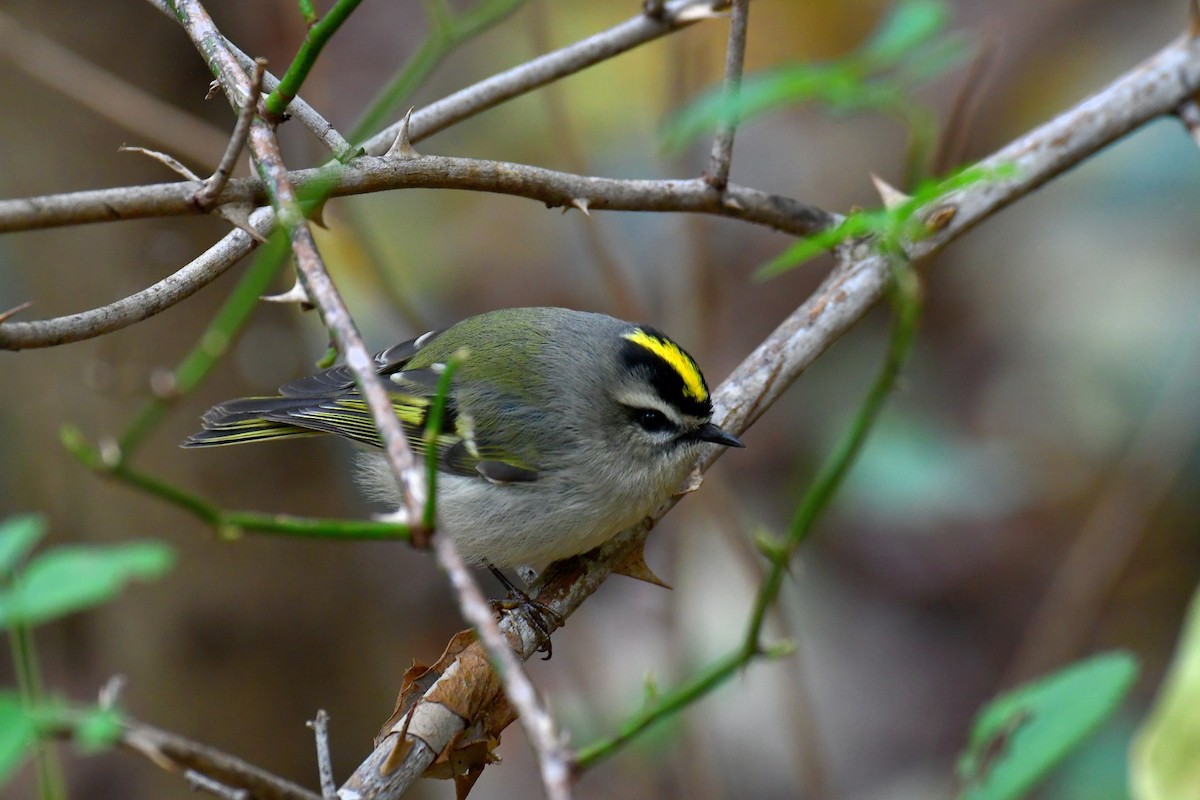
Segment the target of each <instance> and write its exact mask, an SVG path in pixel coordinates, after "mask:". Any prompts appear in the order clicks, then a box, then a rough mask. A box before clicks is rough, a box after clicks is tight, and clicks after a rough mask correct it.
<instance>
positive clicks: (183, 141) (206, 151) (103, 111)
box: [0, 11, 228, 164]
mask: <svg viewBox="0 0 1200 800" xmlns="http://www.w3.org/2000/svg"><path fill="white" fill-rule="evenodd" d="M0 57H3V58H5V59H7V60H8V61H9V62H10V63H11V64H12V65H13V66H15V67H16V68H17V69H19V70H21V72H24V73H25V74H26V75H28V76H29V77H31V78H33V79H35V80H37V81H40V82H42V83H44V84H45V85H47V86H49V87H51V88H52V89H54V90H55V91H58V92H61V93H62V94H64V95H66V96H67V97H69V98H71V99H72V100H74V101H75V102H77V103H79V104H80V105H82V106H83V107H85V108H87V109H89V110H90V111H92V112H94V113H96V114H98V115H99V116H101V117H103V118H104V119H107V120H110V121H111V122H113V123H115V124H117V125H120V126H121V127H122V128H125V129H127V130H129V131H131V132H132V133H135V134H137V135H138V136H144V137H145V138H146V139H149V140H150V141H152V142H156V143H158V144H159V145H163V146H168V147H171V148H172V149H173V150H175V151H176V152H177V153H180V154H181V155H182V156H183V157H184V158H187V159H188V160H190V161H192V162H194V163H196V164H204V163H207V162H209V161H210V160H211V159H212V158H213V157H215V156H216V154H217V153H220V152H221V150H222V149H224V147H225V142H226V141H227V140H228V137H227V136H226V135H225V133H224V132H223V131H221V130H220V129H219V128H217V127H215V126H213V125H211V124H209V123H207V122H205V121H204V120H202V119H200V118H198V117H195V116H192V115H191V114H189V113H187V112H185V111H181V110H180V109H179V108H178V107H176V106H173V105H171V104H170V103H164V102H163V101H161V100H159V99H158V98H157V97H154V96H153V95H151V94H150V93H148V92H145V91H143V90H141V89H139V88H137V87H136V86H133V85H132V84H130V83H129V82H128V81H126V80H125V79H123V78H120V77H118V76H116V75H113V74H112V73H110V72H107V71H105V70H104V69H102V68H101V67H100V66H98V65H97V64H94V63H92V62H91V61H88V60H87V59H85V58H83V57H81V56H79V55H77V54H76V53H73V52H72V51H70V50H68V49H67V48H65V47H63V46H62V45H60V44H58V43H57V42H54V41H52V40H50V39H48V38H46V37H45V36H42V35H41V34H40V33H38V32H37V31H34V30H33V29H31V28H28V27H26V26H24V25H22V24H21V23H19V22H18V21H17V20H15V19H13V18H12V17H10V16H9V15H8V14H6V13H4V12H3V11H0Z"/></svg>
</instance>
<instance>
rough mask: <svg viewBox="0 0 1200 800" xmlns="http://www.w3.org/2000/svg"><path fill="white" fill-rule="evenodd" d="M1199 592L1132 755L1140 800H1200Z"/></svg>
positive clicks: (1132, 775) (1133, 780) (1133, 783)
mask: <svg viewBox="0 0 1200 800" xmlns="http://www.w3.org/2000/svg"><path fill="white" fill-rule="evenodd" d="M1197 709H1200V591H1197V592H1196V594H1195V595H1194V596H1193V597H1192V606H1191V610H1189V611H1188V616H1187V621H1186V622H1185V624H1184V628H1183V634H1182V638H1181V639H1180V642H1179V647H1178V649H1177V650H1176V652H1175V659H1174V661H1173V662H1172V664H1171V670H1170V672H1168V673H1167V677H1166V679H1165V680H1164V681H1163V685H1162V689H1160V690H1159V695H1158V700H1157V701H1156V702H1155V704H1154V710H1153V711H1151V712H1150V715H1149V716H1148V717H1147V718H1146V722H1145V723H1144V724H1143V725H1142V728H1141V730H1139V731H1138V733H1137V736H1136V737H1135V738H1134V740H1133V746H1132V748H1131V750H1130V759H1129V769H1130V781H1129V783H1130V786H1131V787H1132V789H1133V796H1134V797H1135V798H1137V800H1197V798H1200V759H1198V758H1197V753H1200V715H1198V714H1197V713H1196V711H1197Z"/></svg>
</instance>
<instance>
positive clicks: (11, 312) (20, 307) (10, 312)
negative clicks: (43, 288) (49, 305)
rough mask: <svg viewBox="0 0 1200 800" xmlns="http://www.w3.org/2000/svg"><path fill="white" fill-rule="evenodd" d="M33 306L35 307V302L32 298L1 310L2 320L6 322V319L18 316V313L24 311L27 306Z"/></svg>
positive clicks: (0, 319) (0, 318)
mask: <svg viewBox="0 0 1200 800" xmlns="http://www.w3.org/2000/svg"><path fill="white" fill-rule="evenodd" d="M32 307H33V302H32V301H30V300H26V301H25V302H24V303H18V304H17V305H15V306H13V307H12V308H9V309H6V310H4V311H0V322H4V321H5V320H7V319H10V318H12V317H14V316H16V315H17V314H20V313H21V312H22V311H24V310H26V309H27V308H32Z"/></svg>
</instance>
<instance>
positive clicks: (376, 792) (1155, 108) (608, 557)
mask: <svg viewBox="0 0 1200 800" xmlns="http://www.w3.org/2000/svg"><path fill="white" fill-rule="evenodd" d="M1182 76H1186V79H1185V78H1183V77H1182ZM1198 80H1200V43H1198V42H1197V41H1196V40H1194V39H1191V38H1184V39H1181V40H1179V41H1177V42H1174V43H1172V44H1171V45H1169V46H1168V47H1167V48H1165V49H1164V50H1163V51H1161V52H1160V53H1159V54H1157V55H1156V56H1154V57H1153V58H1151V59H1149V60H1148V61H1147V62H1145V63H1144V64H1142V65H1141V66H1140V67H1138V68H1137V69H1135V70H1132V71H1130V72H1129V73H1127V74H1126V75H1124V76H1122V77H1121V78H1118V79H1117V80H1116V81H1115V82H1114V83H1112V84H1111V85H1110V86H1108V87H1107V88H1105V89H1103V90H1101V91H1100V92H1098V93H1097V94H1095V95H1093V96H1092V97H1091V98H1089V99H1087V100H1085V101H1084V102H1082V103H1080V104H1079V105H1077V106H1075V107H1074V108H1072V109H1070V110H1068V111H1066V112H1064V113H1063V114H1061V115H1060V116H1059V117H1057V118H1055V119H1054V120H1052V121H1050V122H1049V123H1047V124H1045V125H1043V126H1041V127H1039V128H1037V129H1035V130H1034V131H1031V132H1030V133H1028V134H1026V135H1025V136H1022V137H1021V138H1019V139H1017V140H1016V141H1014V142H1012V143H1011V144H1009V145H1008V146H1007V147H1005V148H1003V149H1001V150H999V151H997V152H996V153H995V154H993V155H992V156H991V157H989V158H988V159H985V161H984V162H983V163H984V164H985V165H998V164H1013V165H1015V166H1016V167H1017V170H1018V174H1017V177H1015V178H1012V179H1009V180H1005V181H997V182H983V183H978V184H974V185H972V186H969V187H967V188H965V189H962V190H960V191H959V192H957V193H956V194H954V195H953V196H951V197H946V198H942V199H941V200H939V201H937V202H936V203H934V204H932V206H933V207H931V208H929V209H925V210H924V212H923V214H924V215H925V216H924V217H922V218H928V217H930V216H933V215H934V214H938V215H939V216H940V217H941V218H943V219H944V218H945V217H946V213H945V209H950V210H951V213H952V215H953V216H951V217H950V222H949V224H947V225H946V226H945V227H944V228H942V229H941V230H939V231H937V232H935V233H934V234H933V235H932V236H931V237H929V238H926V239H924V240H922V241H919V242H913V243H910V244H909V246H908V248H907V250H908V255H909V257H910V258H913V259H916V258H925V257H929V256H932V255H934V254H936V253H937V252H938V251H940V250H941V248H943V247H944V246H945V245H946V244H948V243H949V242H951V241H952V240H954V239H955V238H957V237H958V236H960V235H961V234H962V233H964V232H966V231H967V230H969V229H970V228H971V227H973V226H974V225H976V224H978V223H979V222H981V221H982V220H983V219H985V218H987V217H988V216H990V215H991V214H992V213H994V212H995V211H996V210H997V209H999V208H1001V207H1003V206H1004V205H1007V204H1008V203H1011V202H1013V201H1014V200H1016V199H1017V198H1019V197H1021V196H1023V195H1025V194H1027V193H1028V192H1030V191H1032V190H1033V189H1034V188H1036V187H1037V186H1040V185H1041V184H1042V183H1044V182H1046V181H1048V180H1050V179H1051V178H1052V177H1054V176H1055V175H1057V174H1059V173H1061V172H1063V171H1065V170H1066V169H1069V168H1070V167H1072V166H1074V165H1075V164H1077V163H1079V162H1080V161H1082V160H1083V159H1085V158H1086V157H1087V156H1089V155H1091V154H1093V153H1095V152H1097V151H1099V150H1100V149H1102V148H1103V147H1104V146H1105V145H1107V144H1108V143H1110V142H1112V141H1113V140H1115V139H1116V138H1119V137H1120V136H1122V135H1124V134H1126V133H1128V132H1129V131H1131V130H1133V129H1134V128H1136V127H1137V126H1138V125H1140V124H1143V123H1145V122H1146V121H1148V120H1150V119H1153V118H1155V117H1157V116H1160V115H1162V114H1167V113H1172V112H1173V109H1174V108H1176V107H1177V106H1178V105H1179V103H1180V102H1182V100H1183V99H1184V98H1185V97H1188V96H1189V95H1190V94H1191V93H1192V92H1194V91H1195V88H1194V87H1195V85H1196V83H1197V81H1198ZM1142 103H1146V104H1148V106H1149V107H1148V108H1147V107H1142V105H1141V104H1142ZM837 262H838V263H837V267H836V268H835V269H834V271H833V272H832V273H831V274H830V275H829V277H828V278H826V280H825V281H824V282H823V283H822V285H821V286H820V287H819V288H818V289H817V291H816V292H814V294H813V295H812V296H811V297H810V298H809V299H808V300H806V301H805V302H804V304H803V305H801V306H800V307H799V308H798V309H796V311H794V312H793V313H792V314H791V315H790V316H789V317H788V318H787V319H786V320H784V322H783V323H782V324H780V326H779V327H778V328H776V329H775V331H774V332H773V333H772V334H771V335H770V336H768V337H767V338H766V339H765V340H764V341H763V342H762V344H760V345H759V346H758V347H757V348H756V349H755V350H754V351H753V352H752V353H751V354H750V355H749V356H747V357H746V359H745V360H744V361H743V362H742V364H741V365H740V366H739V367H738V368H737V369H736V370H734V372H733V373H732V374H731V375H730V376H729V378H728V379H727V380H726V381H725V382H724V383H723V384H722V385H721V386H720V387H719V388H718V389H717V390H716V392H715V393H714V405H715V407H716V413H715V415H714V419H715V420H716V421H717V422H718V423H719V424H720V425H721V427H722V428H724V429H725V430H729V431H732V432H734V433H741V432H743V431H744V430H745V429H746V428H747V427H748V426H749V425H750V424H751V423H753V422H754V421H755V420H756V419H758V417H759V416H761V415H762V414H763V413H764V412H765V411H766V409H767V408H769V407H770V406H771V405H772V404H773V403H774V402H775V400H777V399H778V398H779V396H780V395H781V394H782V393H783V392H784V390H785V389H786V388H787V387H788V386H790V385H791V383H792V382H793V381H795V379H796V378H797V377H798V376H799V375H800V373H801V372H803V370H804V369H806V368H807V367H808V365H809V364H811V363H812V362H813V361H814V360H816V358H817V357H818V356H820V355H821V353H823V352H824V351H825V350H826V349H827V348H828V347H829V346H830V345H831V344H832V343H833V342H834V341H835V340H837V339H838V338H839V337H840V336H841V335H842V334H843V333H845V332H846V330H848V329H849V328H850V327H851V326H852V325H853V324H854V323H856V322H857V321H858V320H859V319H861V318H862V317H863V316H864V315H865V314H866V312H867V311H868V310H869V309H870V308H871V307H872V306H873V305H874V304H875V303H876V302H877V301H878V300H879V298H880V297H882V295H883V293H884V291H885V289H886V288H887V285H888V280H889V275H890V272H889V261H888V259H887V258H886V257H885V256H884V255H883V254H882V253H880V252H878V251H876V250H875V249H873V247H872V246H871V244H870V243H869V242H852V243H848V244H846V245H844V246H842V247H841V248H839V250H838V252H837ZM720 455H721V453H720V452H714V453H712V454H711V455H710V456H709V458H708V460H707V461H706V462H704V463H702V464H701V465H700V466H701V469H703V470H706V469H707V468H708V467H710V466H711V465H712V462H713V461H715V460H716V458H718V457H719V456H720ZM674 502H675V500H672V501H670V502H669V503H667V504H666V505H665V506H664V507H663V508H661V509H659V510H658V512H656V513H655V515H654V517H653V518H652V519H651V520H647V521H645V522H644V523H643V524H642V525H640V526H638V527H636V528H633V529H630V530H627V531H624V532H623V533H621V534H619V535H618V536H616V537H615V538H613V539H611V540H609V541H608V542H606V543H605V544H604V545H602V546H601V547H599V548H597V549H596V550H595V551H593V552H592V553H591V554H589V555H588V556H587V557H579V558H574V559H569V560H567V561H564V562H560V563H559V564H557V565H555V567H554V568H552V569H551V570H550V571H549V572H548V573H547V574H546V575H545V576H544V577H543V580H542V581H541V583H540V584H539V586H538V587H537V588H538V592H537V594H536V598H535V599H536V600H537V601H538V602H540V603H543V604H545V605H547V606H548V607H549V608H551V609H552V610H554V611H555V612H556V613H558V614H560V615H561V616H562V617H563V618H564V619H565V618H566V617H568V616H570V615H571V613H572V612H573V611H574V610H575V609H576V608H578V606H579V605H580V604H581V603H582V602H583V600H584V599H586V598H587V597H588V596H589V595H590V594H591V593H592V592H593V591H595V590H596V588H598V587H599V585H600V584H601V583H602V582H603V581H604V579H605V578H607V577H608V575H609V573H610V572H612V570H613V568H614V566H615V565H618V564H621V563H623V562H624V561H625V560H626V559H628V558H629V557H630V555H631V554H636V553H638V552H639V551H640V548H641V547H642V545H643V543H644V541H645V537H646V535H647V533H648V532H649V530H650V528H651V527H652V525H653V524H654V522H656V521H657V520H658V519H660V518H661V517H662V515H663V514H665V513H666V511H668V510H669V509H670V507H671V506H672V505H674ZM502 627H503V628H504V629H505V631H506V632H507V633H508V634H509V635H510V639H509V640H510V642H512V643H513V646H514V649H515V650H516V651H517V652H518V653H519V654H520V655H521V657H522V658H529V657H531V656H532V655H533V653H534V652H535V649H536V646H537V642H536V633H535V632H534V631H533V630H532V629H531V628H530V627H529V626H528V625H524V624H521V623H520V622H518V621H516V620H514V619H512V618H506V619H505V620H504V622H503V623H502ZM468 655H469V654H468ZM460 663H469V664H479V663H486V662H485V661H484V662H481V661H480V660H479V659H477V658H467V657H464V658H461V660H460ZM483 669H485V670H486V667H484V668H483ZM487 681H488V678H487V676H486V675H485V674H480V673H479V672H473V671H470V670H466V669H464V670H460V671H449V670H448V671H447V672H446V673H445V674H444V675H443V677H442V679H441V680H440V681H439V682H438V684H435V686H434V687H433V688H431V689H430V690H429V691H428V692H427V693H426V695H425V696H426V697H429V696H430V695H431V694H432V693H434V692H435V691H436V692H440V693H454V692H456V691H457V692H462V691H465V687H468V686H486V685H487ZM486 707H487V703H486V702H484V701H482V700H481V701H480V704H479V711H480V713H483V711H485V710H486ZM421 708H424V706H423V705H422V702H420V701H419V702H418V703H417V706H416V707H415V708H414V710H413V712H412V718H413V719H420V720H421V722H422V723H423V724H422V726H421V727H420V728H419V729H418V728H415V727H414V726H412V725H410V726H409V727H408V728H407V729H404V730H403V735H405V736H408V737H410V739H411V740H412V741H413V746H412V747H411V748H410V749H409V750H408V751H407V753H406V756H405V758H404V760H403V763H401V764H400V765H398V766H396V767H395V768H394V769H392V770H390V771H387V772H386V773H385V772H383V771H381V769H380V767H381V765H382V764H385V763H386V762H387V760H388V757H389V754H390V753H391V752H392V751H393V749H394V748H395V747H396V741H395V737H396V736H400V735H401V731H402V727H401V726H400V725H397V726H396V727H395V728H394V729H393V732H392V736H391V737H388V738H387V739H385V740H384V741H382V742H381V744H380V745H379V746H378V747H377V748H376V750H375V752H374V753H372V754H371V756H370V757H369V758H368V759H367V760H366V761H364V762H363V764H362V765H361V766H360V767H359V769H358V770H357V771H356V773H355V774H354V776H352V777H351V778H350V780H349V781H347V783H346V784H345V785H344V789H349V790H351V791H356V792H367V791H369V792H372V793H373V796H377V797H381V798H383V797H387V798H391V797H397V796H399V794H400V793H402V792H403V791H404V788H405V787H407V785H408V784H409V783H411V781H412V780H415V779H416V778H417V777H419V776H420V775H421V774H422V773H423V772H424V771H425V769H426V767H428V765H429V764H430V763H432V761H433V758H434V757H435V756H436V754H437V753H438V752H440V751H441V749H442V748H444V747H445V746H446V745H447V744H448V743H449V741H450V739H451V738H452V737H453V736H454V735H456V734H457V733H458V732H459V731H461V730H463V728H464V727H465V725H466V724H468V722H469V720H463V719H461V718H458V717H456V716H454V715H452V714H450V713H449V712H448V711H446V710H445V709H444V708H443V709H442V710H441V711H440V712H439V711H436V710H430V711H429V712H427V713H424V714H418V712H417V709H421ZM424 723H428V724H427V725H426V724H424Z"/></svg>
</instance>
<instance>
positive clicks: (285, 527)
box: [61, 426, 410, 541]
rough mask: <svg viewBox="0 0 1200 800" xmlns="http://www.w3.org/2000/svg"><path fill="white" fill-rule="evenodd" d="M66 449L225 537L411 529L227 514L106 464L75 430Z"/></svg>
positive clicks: (69, 430)
mask: <svg viewBox="0 0 1200 800" xmlns="http://www.w3.org/2000/svg"><path fill="white" fill-rule="evenodd" d="M61 437H62V441H63V445H64V446H65V447H66V448H67V450H68V451H69V452H70V453H71V454H72V455H73V456H75V457H76V458H77V459H79V461H80V462H81V463H83V464H84V466H86V467H88V468H89V469H91V470H94V471H95V472H98V473H100V474H102V475H107V476H110V477H113V478H116V479H117V480H119V481H121V482H122V483H126V484H128V485H130V486H133V487H136V488H138V489H141V490H142V491H144V492H146V493H148V494H152V495H154V496H155V497H157V498H159V499H161V500H165V501H167V502H168V503H170V504H172V505H174V506H178V507H179V508H181V509H183V510H184V511H187V512H188V513H190V514H192V515H193V516H195V517H197V518H199V519H200V520H201V521H202V522H204V523H206V524H208V525H210V526H212V527H213V529H215V530H216V531H217V533H218V534H219V535H221V536H222V537H225V538H236V537H237V536H238V535H240V534H242V533H244V532H252V533H281V534H287V535H289V536H298V537H303V538H322V539H372V540H374V539H384V540H393V541H395V540H407V539H408V538H409V533H410V531H409V527H408V526H406V525H400V524H397V523H394V522H382V521H379V520H342V519H318V518H312V517H294V516H290V515H287V514H264V513H260V512H255V511H227V510H225V509H222V508H220V507H218V506H217V505H215V504H213V503H211V502H209V501H208V500H207V499H205V498H203V497H201V496H200V495H198V494H194V493H192V492H189V491H187V490H185V489H181V488H180V487H178V486H175V485H174V484H171V483H167V482H166V481H163V480H160V479H159V478H155V477H153V476H151V475H147V474H146V473H144V472H139V471H138V470H136V469H134V468H133V467H131V466H130V465H129V464H128V463H127V462H124V461H121V462H118V463H116V464H111V463H108V462H106V461H105V460H104V456H103V454H102V453H101V452H100V451H99V450H97V449H96V448H94V447H92V446H91V445H90V444H88V442H87V441H86V440H85V439H84V437H83V434H82V433H81V432H80V431H79V430H78V429H76V428H73V427H71V426H64V427H63V429H62V433H61Z"/></svg>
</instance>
